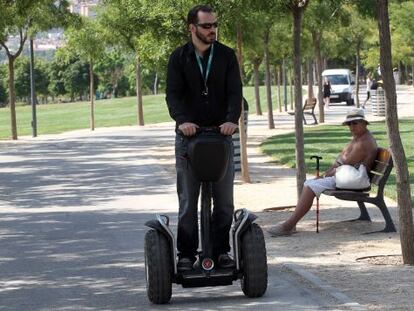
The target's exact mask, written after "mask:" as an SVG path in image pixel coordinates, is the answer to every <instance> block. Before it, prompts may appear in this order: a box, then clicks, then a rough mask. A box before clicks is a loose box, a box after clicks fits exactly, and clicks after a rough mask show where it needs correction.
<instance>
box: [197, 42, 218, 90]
mask: <svg viewBox="0 0 414 311" xmlns="http://www.w3.org/2000/svg"><path fill="white" fill-rule="evenodd" d="M213 51H214V44H212V45H211V49H210V55H209V56H208V62H207V69H206V75H205V76H204V70H203V63H202V61H201V57H200V55H198V53H197V52H196V53H195V54H196V59H197V63H198V67H200V72H201V76H202V77H203V80H204V91H203V92H202V95H205V96H207V95H208V87H207V79H208V75H209V73H210V69H211V62H212V61H213Z"/></svg>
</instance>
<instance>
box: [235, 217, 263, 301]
mask: <svg viewBox="0 0 414 311" xmlns="http://www.w3.org/2000/svg"><path fill="white" fill-rule="evenodd" d="M241 251H242V270H243V277H242V279H241V288H242V290H243V293H244V294H245V295H246V296H247V297H250V298H256V297H261V296H263V295H264V293H265V292H266V289H267V257H266V245H265V240H264V236H263V231H262V229H261V228H260V227H259V226H258V225H257V224H255V223H253V224H251V225H250V226H249V228H248V229H247V231H246V232H245V233H244V234H243V236H242V238H241Z"/></svg>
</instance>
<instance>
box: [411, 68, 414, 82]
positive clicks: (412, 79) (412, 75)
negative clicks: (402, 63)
mask: <svg viewBox="0 0 414 311" xmlns="http://www.w3.org/2000/svg"><path fill="white" fill-rule="evenodd" d="M411 86H413V87H414V64H413V65H411Z"/></svg>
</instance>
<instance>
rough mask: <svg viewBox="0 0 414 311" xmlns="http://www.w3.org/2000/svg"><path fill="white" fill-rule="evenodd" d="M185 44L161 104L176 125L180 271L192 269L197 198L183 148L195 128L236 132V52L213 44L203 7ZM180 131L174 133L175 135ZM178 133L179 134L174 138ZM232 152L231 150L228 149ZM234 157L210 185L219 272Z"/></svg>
mask: <svg viewBox="0 0 414 311" xmlns="http://www.w3.org/2000/svg"><path fill="white" fill-rule="evenodd" d="M187 25H188V30H189V31H190V33H191V38H190V41H189V42H188V43H187V44H185V45H183V46H181V47H179V48H178V49H176V50H175V51H174V52H173V53H172V54H171V56H170V59H169V62H168V71H167V88H166V94H167V95H166V100H167V105H168V110H169V113H170V116H171V117H172V118H173V119H174V120H175V121H176V132H177V135H176V138H175V157H176V171H177V193H178V199H179V213H178V228H177V249H178V258H179V259H178V264H177V269H178V270H179V271H181V272H182V271H188V270H191V269H193V263H194V262H195V260H196V255H197V249H198V229H197V228H198V220H197V218H198V214H197V205H198V196H199V193H200V181H199V180H197V179H196V178H195V175H194V174H193V171H192V168H191V165H190V164H189V162H188V157H187V148H188V143H189V140H190V139H191V136H193V135H195V134H196V130H197V128H198V127H200V126H202V127H212V126H214V127H218V128H220V132H221V134H223V135H226V136H228V137H227V138H228V140H229V142H230V144H231V143H232V142H231V135H232V134H233V133H234V132H235V131H236V129H237V128H238V121H239V117H240V113H241V103H242V83H241V79H240V71H239V65H238V62H237V58H236V54H235V52H234V51H233V50H232V49H231V48H229V47H227V46H225V45H223V44H221V43H220V42H218V41H216V36H217V33H216V31H217V25H218V24H217V18H216V14H215V13H214V11H213V9H212V8H211V7H210V6H207V5H197V6H195V7H194V8H192V9H191V10H190V11H189V12H188V17H187ZM178 130H179V131H178ZM179 132H181V134H180V133H179ZM232 151H233V150H232ZM233 186H234V166H233V152H232V153H231V156H230V161H229V164H228V166H227V171H226V173H225V175H224V177H223V178H222V179H221V180H220V181H218V182H215V183H213V186H212V196H213V202H214V208H213V213H212V223H211V225H212V231H211V235H212V242H213V259H214V261H216V262H217V263H218V266H219V267H221V268H231V267H233V266H234V260H233V259H232V258H231V257H230V256H229V255H228V252H229V251H230V243H229V232H230V228H231V224H232V220H233V210H234V203H233Z"/></svg>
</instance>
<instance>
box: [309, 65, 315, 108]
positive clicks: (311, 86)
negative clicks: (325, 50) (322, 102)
mask: <svg viewBox="0 0 414 311" xmlns="http://www.w3.org/2000/svg"><path fill="white" fill-rule="evenodd" d="M313 97H315V96H314V94H313V61H312V59H309V60H308V102H310V99H311V98H313Z"/></svg>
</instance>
